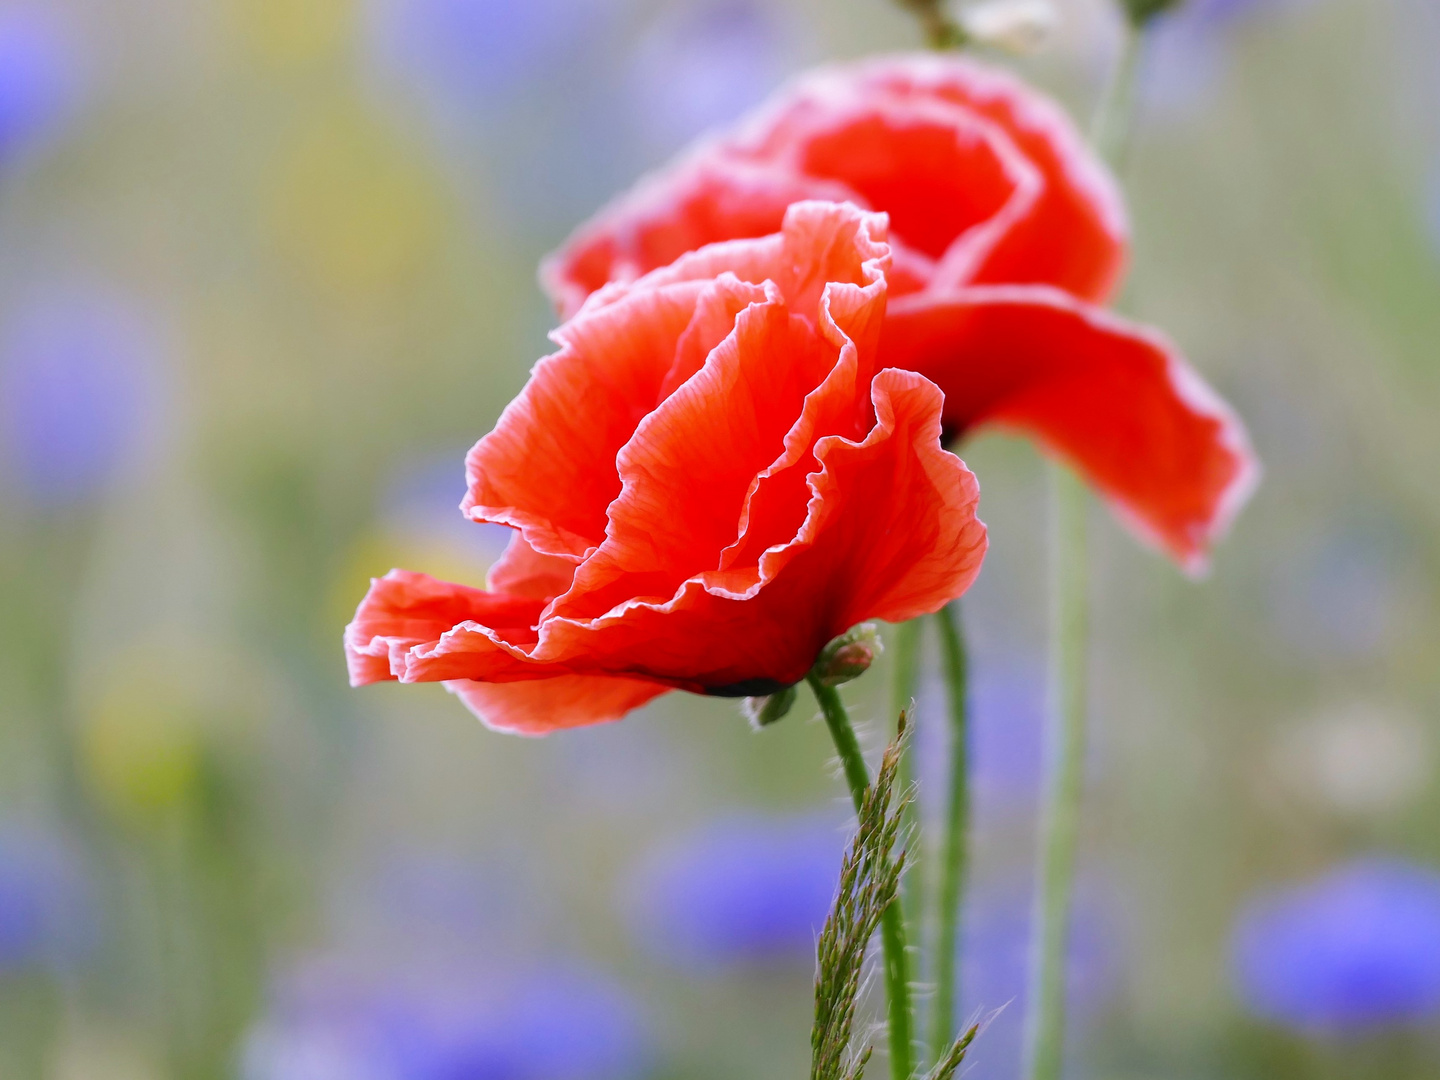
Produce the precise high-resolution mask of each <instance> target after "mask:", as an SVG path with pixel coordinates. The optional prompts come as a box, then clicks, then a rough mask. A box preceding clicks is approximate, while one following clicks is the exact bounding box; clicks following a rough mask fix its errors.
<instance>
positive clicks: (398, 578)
mask: <svg viewBox="0 0 1440 1080" xmlns="http://www.w3.org/2000/svg"><path fill="white" fill-rule="evenodd" d="M543 607H544V602H543V601H540V600H536V599H534V598H533V597H528V596H515V595H510V594H506V593H492V592H486V591H485V590H483V589H474V588H471V587H470V586H468V585H456V584H453V583H451V582H448V581H440V580H438V579H436V578H432V577H430V576H429V575H428V574H417V573H415V572H413V571H410V570H391V571H390V572H389V573H388V574H386V575H385V576H384V577H382V578H375V579H373V580H372V581H371V582H370V591H369V592H367V593H366V594H365V599H364V600H362V601H361V602H360V607H359V609H358V610H357V611H356V612H355V618H354V619H353V620H352V621H351V622H350V625H349V626H347V627H346V628H345V659H346V662H347V664H348V666H349V669H350V684H351V685H352V686H364V685H365V684H366V683H372V682H383V681H385V680H388V679H396V678H402V679H403V678H404V676H405V672H406V667H407V664H408V656H409V654H410V652H411V650H413V649H414V648H416V647H417V646H424V645H427V644H430V643H433V642H436V641H438V640H439V639H440V638H441V637H442V636H443V635H444V634H446V633H447V632H449V631H451V630H453V629H454V628H455V627H456V626H463V625H467V624H474V625H480V626H485V627H488V628H489V629H490V631H491V632H492V633H493V634H495V635H496V637H497V639H502V640H503V639H505V638H507V637H509V638H515V639H517V640H520V641H524V640H525V639H527V638H528V639H529V640H531V641H533V640H534V638H535V633H534V627H535V625H536V623H537V622H538V621H539V619H540V612H541V609H542V608H543ZM495 651H496V652H497V654H498V655H497V659H498V660H501V661H502V662H503V659H504V652H503V650H500V649H496V650H495Z"/></svg>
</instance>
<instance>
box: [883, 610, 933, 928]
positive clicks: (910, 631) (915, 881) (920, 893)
mask: <svg viewBox="0 0 1440 1080" xmlns="http://www.w3.org/2000/svg"><path fill="white" fill-rule="evenodd" d="M924 636H925V622H924V620H923V619H911V620H910V621H909V622H903V623H901V624H900V625H899V626H898V627H896V628H895V643H894V645H893V646H892V647H891V655H892V656H893V657H894V661H893V664H892V668H893V671H892V675H891V678H892V683H891V687H890V715H891V716H894V717H898V716H899V715H900V714H901V713H902V712H905V713H909V714H910V715H909V717H908V720H909V723H910V724H911V731H912V732H913V731H914V723H915V717H914V713H913V712H912V711H911V709H910V705H911V703H912V702H913V701H914V699H915V688H916V684H917V682H918V678H919V669H920V649H921V646H922V645H923V644H924ZM914 755H915V739H914V736H913V734H912V736H911V738H910V740H909V741H908V743H907V744H906V746H905V753H904V755H903V756H902V757H901V758H900V788H901V790H906V789H908V788H910V787H911V786H913V785H914V783H915V756H914ZM903 825H904V830H905V837H906V845H907V849H908V851H909V852H910V854H909V857H908V858H907V859H906V868H905V877H904V879H903V880H902V881H901V883H900V889H901V893H900V895H901V897H902V903H903V904H904V905H905V907H904V910H905V921H906V922H907V923H908V924H909V930H910V940H911V943H912V944H914V945H916V946H923V944H924V941H923V939H924V936H925V928H924V926H923V923H922V918H923V914H924V903H925V879H924V869H925V863H924V859H923V858H921V855H922V852H921V839H920V837H921V833H920V811H919V806H918V801H917V800H914V799H912V800H911V801H910V802H909V803H907V804H906V807H905V819H904V823H903Z"/></svg>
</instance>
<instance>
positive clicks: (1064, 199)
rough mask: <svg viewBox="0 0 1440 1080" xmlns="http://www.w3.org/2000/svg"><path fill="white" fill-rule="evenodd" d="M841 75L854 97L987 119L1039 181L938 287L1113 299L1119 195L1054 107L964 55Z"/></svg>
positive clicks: (1124, 230)
mask: <svg viewBox="0 0 1440 1080" xmlns="http://www.w3.org/2000/svg"><path fill="white" fill-rule="evenodd" d="M848 78H849V79H851V80H853V84H854V85H855V87H856V92H857V93H859V94H861V95H864V94H877V93H883V94H885V95H893V96H894V97H895V98H897V99H899V100H902V101H910V102H920V103H926V104H929V103H932V102H935V101H937V100H939V101H946V102H950V103H952V104H953V105H954V106H956V107H957V108H960V109H964V110H966V111H969V112H973V113H975V114H978V115H981V116H984V117H986V118H988V119H990V120H992V121H994V122H995V124H996V125H997V126H998V127H999V128H1001V129H1002V130H1003V131H1004V132H1005V134H1006V135H1007V137H1008V138H1009V139H1010V140H1011V141H1012V142H1013V143H1014V145H1015V146H1016V147H1017V148H1018V149H1019V151H1020V153H1021V154H1022V155H1023V156H1024V158H1025V160H1026V161H1027V162H1029V163H1030V164H1031V165H1032V166H1034V167H1035V168H1037V169H1038V170H1039V171H1040V173H1041V175H1042V176H1043V178H1044V182H1043V184H1041V185H1040V188H1039V193H1038V197H1037V199H1036V201H1035V203H1034V205H1033V207H1031V208H1029V209H1028V210H1027V212H1026V213H1025V214H1024V215H1022V216H1020V217H1018V218H1017V219H1016V220H1015V221H1014V222H1012V223H1011V224H1010V225H1009V227H1007V228H1006V230H1005V231H1004V233H1003V236H1002V237H1001V238H1000V239H999V242H998V243H997V244H996V245H995V247H994V248H993V250H991V251H990V252H989V253H988V254H987V255H986V256H985V258H984V259H983V260H982V261H981V262H980V263H979V264H978V265H977V266H975V267H973V268H968V269H967V272H966V274H965V277H964V278H961V277H957V276H954V275H949V276H947V275H940V276H939V277H937V279H936V280H935V281H934V284H935V285H936V286H937V287H941V288H945V287H952V286H955V285H960V284H965V283H966V282H970V283H976V284H979V283H986V284H990V283H994V284H1000V283H1016V284H1044V285H1054V286H1056V287H1058V288H1061V289H1064V290H1065V291H1066V292H1071V293H1074V294H1075V295H1076V296H1079V297H1081V298H1082V299H1086V300H1093V301H1096V302H1101V301H1104V300H1106V299H1108V298H1109V297H1110V295H1111V293H1112V292H1113V291H1114V289H1115V286H1116V284H1117V283H1118V282H1119V280H1120V276H1121V274H1122V273H1123V271H1124V268H1125V260H1126V255H1127V248H1128V242H1129V240H1128V237H1129V228H1128V225H1127V223H1126V215H1125V205H1124V200H1123V199H1122V198H1121V195H1120V190H1119V186H1118V185H1117V184H1116V183H1115V180H1114V177H1113V176H1112V175H1111V174H1110V171H1109V170H1108V169H1106V168H1105V166H1104V164H1103V163H1102V162H1101V161H1100V159H1099V158H1098V157H1097V156H1096V155H1095V153H1094V151H1092V150H1091V149H1090V148H1089V147H1088V146H1087V145H1086V143H1085V141H1084V139H1083V138H1082V137H1081V135H1080V133H1079V132H1078V131H1077V130H1076V128H1075V125H1074V124H1073V123H1072V122H1071V120H1070V118H1069V116H1067V115H1066V113H1065V112H1064V110H1063V109H1061V108H1060V106H1059V105H1057V104H1056V103H1055V102H1054V101H1052V100H1051V99H1050V98H1048V97H1046V96H1045V95H1043V94H1040V93H1037V92H1036V91H1035V90H1034V89H1033V88H1032V87H1030V86H1027V85H1026V84H1025V83H1024V82H1022V81H1021V80H1020V79H1017V78H1015V77H1014V76H1013V75H1010V74H1009V73H1007V72H1005V71H1002V70H1000V69H998V68H993V67H989V66H987V65H984V64H979V63H976V62H974V61H972V60H968V59H964V58H961V57H948V56H935V55H928V54H927V55H920V56H896V57H881V58H879V59H875V60H871V61H867V62H866V63H864V64H861V65H859V66H858V67H857V68H854V69H851V70H850V71H849V72H848ZM875 208H876V209H878V210H885V209H889V207H888V206H886V205H885V204H883V203H877V204H876V206H875ZM896 230H897V232H898V231H900V230H899V227H898V225H897V226H896Z"/></svg>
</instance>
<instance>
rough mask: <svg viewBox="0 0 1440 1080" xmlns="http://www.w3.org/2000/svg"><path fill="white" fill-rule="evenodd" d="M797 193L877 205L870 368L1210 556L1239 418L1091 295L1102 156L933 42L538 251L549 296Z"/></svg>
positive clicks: (590, 283) (1118, 252)
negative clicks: (882, 313)
mask: <svg viewBox="0 0 1440 1080" xmlns="http://www.w3.org/2000/svg"><path fill="white" fill-rule="evenodd" d="M799 198H826V199H843V200H848V201H850V202H853V203H855V204H856V205H858V206H861V207H864V208H867V209H871V210H876V211H884V212H885V213H887V214H888V215H889V218H890V243H891V246H892V249H893V253H894V266H893V268H892V271H891V273H890V274H889V281H890V295H891V303H890V305H889V310H888V313H887V316H886V326H885V332H884V337H883V340H882V343H881V355H880V365H881V367H897V368H906V369H909V370H914V371H919V372H921V373H923V374H924V375H926V376H927V377H928V378H930V379H931V380H933V381H934V382H935V383H936V384H937V385H939V386H940V388H941V389H942V390H944V392H945V396H946V403H945V425H946V429H947V434H949V435H951V436H955V435H962V434H965V433H968V432H969V431H971V430H973V429H975V428H977V427H980V426H983V425H985V424H990V423H993V424H997V425H1004V426H1009V427H1011V428H1015V429H1018V430H1021V431H1024V432H1025V433H1027V434H1029V435H1032V436H1033V437H1035V438H1036V440H1037V441H1038V442H1039V443H1041V444H1042V445H1043V446H1044V447H1045V448H1046V449H1048V450H1050V451H1051V452H1053V453H1055V454H1057V455H1058V456H1060V457H1062V458H1063V459H1065V460H1066V461H1067V462H1068V463H1069V464H1070V465H1071V466H1072V467H1074V468H1075V469H1076V470H1077V471H1078V472H1080V473H1081V474H1082V475H1083V476H1084V477H1085V478H1086V479H1087V481H1088V482H1089V483H1091V484H1092V485H1093V486H1094V487H1095V488H1096V489H1097V490H1098V491H1099V492H1100V493H1101V494H1102V495H1103V496H1104V497H1105V498H1106V499H1107V500H1109V501H1110V503H1111V504H1112V505H1113V506H1114V507H1115V508H1116V509H1117V510H1118V512H1119V513H1120V515H1121V517H1122V518H1123V519H1124V520H1125V521H1127V522H1128V523H1130V524H1131V525H1132V526H1133V527H1134V528H1135V530H1136V531H1137V532H1138V533H1139V534H1140V535H1141V536H1142V537H1144V538H1145V539H1147V540H1150V541H1152V542H1154V543H1157V544H1158V545H1160V546H1161V547H1163V548H1164V549H1165V550H1166V551H1167V552H1169V553H1170V554H1171V555H1172V557H1174V558H1175V559H1176V560H1178V561H1179V562H1180V563H1181V564H1182V565H1184V566H1185V567H1187V568H1189V569H1192V570H1193V569H1198V568H1199V567H1201V566H1202V565H1203V563H1204V559H1205V555H1206V553H1207V551H1208V548H1209V545H1210V544H1211V542H1212V541H1213V540H1214V539H1215V538H1216V537H1217V536H1218V535H1219V534H1220V533H1221V532H1223V530H1224V528H1225V526H1226V525H1227V524H1228V522H1229V520H1230V518H1231V517H1232V516H1233V514H1234V512H1235V511H1236V510H1237V509H1238V507H1239V506H1240V504H1241V503H1243V501H1244V499H1245V497H1246V495H1247V494H1248V492H1249V491H1250V489H1251V487H1252V486H1253V483H1254V480H1255V477H1256V467H1255V463H1254V458H1253V455H1252V454H1251V452H1250V450H1249V445H1248V442H1247V439H1246V436H1245V433H1244V429H1243V428H1242V426H1241V425H1240V424H1239V422H1238V421H1237V420H1236V418H1235V417H1234V415H1233V414H1232V413H1231V412H1230V410H1229V409H1228V408H1226V407H1225V406H1224V404H1223V403H1222V402H1221V401H1220V399H1219V398H1218V397H1217V396H1216V395H1215V394H1214V393H1212V392H1211V391H1210V390H1209V389H1208V388H1207V387H1206V386H1205V384H1204V382H1203V380H1201V379H1200V377H1199V376H1198V375H1197V374H1196V373H1195V372H1194V371H1193V370H1192V369H1191V368H1190V367H1189V366H1188V365H1187V364H1186V363H1185V362H1184V360H1183V359H1182V358H1181V357H1180V356H1179V354H1178V353H1177V352H1176V351H1175V350H1174V349H1173V348H1172V347H1171V346H1170V345H1169V344H1168V343H1167V342H1165V341H1164V340H1163V339H1162V338H1161V337H1159V336H1158V335H1156V334H1154V333H1152V332H1150V331H1148V330H1145V329H1143V328H1140V327H1136V326H1133V325H1131V324H1129V323H1126V322H1124V321H1121V320H1119V319H1115V318H1112V317H1109V316H1106V315H1104V314H1102V313H1100V312H1099V311H1097V310H1095V309H1094V308H1092V307H1089V306H1088V305H1089V304H1091V303H1095V302H1102V301H1104V300H1105V299H1106V298H1107V297H1108V295H1109V293H1110V291H1111V290H1112V288H1113V287H1114V285H1115V283H1116V281H1117V280H1118V277H1119V274H1120V272H1121V269H1122V267H1123V264H1124V261H1125V246H1126V239H1125V238H1126V229H1125V220H1124V212H1123V208H1122V205H1121V202H1120V198H1119V194H1118V192H1117V190H1116V187H1115V185H1114V182H1113V181H1112V180H1111V178H1110V176H1109V173H1108V172H1107V171H1106V170H1105V168H1104V167H1103V166H1102V165H1101V163H1100V162H1099V161H1098V160H1097V159H1096V158H1095V156H1094V155H1093V154H1092V153H1090V151H1089V150H1087V149H1086V147H1085V145H1084V143H1083V141H1082V140H1081V139H1080V137H1079V135H1078V134H1077V133H1076V131H1075V130H1074V127H1073V125H1071V123H1070V122H1069V120H1068V119H1067V118H1066V116H1065V115H1064V113H1063V112H1062V111H1061V110H1060V108H1059V107H1058V106H1056V105H1055V104H1054V103H1052V102H1051V101H1049V100H1048V99H1046V98H1044V97H1042V96H1041V95H1039V94H1037V93H1036V92H1035V91H1034V90H1032V89H1030V88H1028V87H1026V86H1025V85H1024V84H1023V83H1021V82H1020V81H1018V80H1017V79H1014V78H1012V77H1011V76H1008V75H1005V74H1002V73H1000V72H998V71H994V70H991V69H989V68H986V67H983V66H981V65H979V64H976V63H974V62H972V61H969V60H966V59H963V58H960V57H955V56H939V55H929V54H927V55H923V56H900V57H890V58H882V59H879V60H869V61H864V62H862V63H859V64H854V65H848V66H837V67H832V68H825V69H821V70H820V71H818V72H816V73H812V74H810V75H807V76H805V77H803V78H801V79H800V80H799V81H797V82H796V83H794V84H793V85H792V86H791V87H790V88H789V89H788V90H785V91H782V92H781V93H780V94H779V96H778V97H777V98H776V99H775V100H774V101H773V102H772V103H771V104H770V105H768V106H766V107H764V108H762V109H761V110H760V111H759V112H758V113H756V114H755V115H754V116H752V117H749V118H747V119H745V120H742V121H741V122H740V123H739V124H737V125H736V126H735V127H734V128H732V129H731V130H729V131H726V132H722V133H721V134H719V135H717V136H714V137H712V138H709V139H707V140H705V141H703V142H702V143H700V144H699V145H698V146H697V147H696V148H695V149H694V150H692V151H691V152H690V153H688V154H687V155H685V156H684V157H682V158H681V159H680V160H679V161H678V162H677V163H676V164H674V165H672V166H670V167H669V168H667V169H665V170H662V171H661V172H659V173H657V174H655V175H653V176H651V177H649V178H647V179H646V180H644V181H642V182H641V183H640V184H639V185H638V186H637V188H636V189H635V190H634V191H633V192H631V193H629V194H627V195H625V196H623V197H622V198H620V199H619V200H617V201H616V202H615V203H613V204H612V205H611V206H609V207H607V208H606V209H604V210H602V211H601V212H600V213H599V214H598V215H596V217H595V218H594V219H593V220H592V221H591V222H590V223H588V224H587V225H585V226H583V227H582V228H581V229H580V230H578V231H577V232H576V233H575V235H574V236H573V237H572V238H571V239H570V240H569V241H568V242H567V243H566V244H565V246H564V247H563V248H561V250H560V251H559V252H558V253H556V254H555V255H553V256H551V257H550V258H549V259H547V260H546V262H545V264H544V265H543V267H542V269H541V280H542V283H543V284H544V285H545V287H546V289H547V290H548V291H549V293H550V294H551V296H552V298H553V299H554V300H555V302H556V304H557V305H558V306H559V308H560V309H561V311H562V312H571V311H574V310H576V309H577V308H578V307H579V305H580V304H582V303H583V302H584V300H585V297H586V296H588V295H589V294H590V293H592V292H593V291H594V290H596V289H598V288H601V287H602V286H604V285H605V284H606V283H607V282H624V281H629V280H632V279H634V278H635V277H637V276H639V275H640V274H643V273H645V272H646V271H648V270H649V269H651V268H652V267H654V266H656V265H659V264H663V263H667V262H669V261H670V260H671V259H674V258H675V257H677V256H678V255H679V254H680V253H681V252H683V251H685V250H687V249H689V248H693V247H698V246H699V245H701V244H704V243H709V242H712V241H718V240H724V239H729V238H733V237H746V236H753V235H756V234H759V233H764V232H768V231H770V230H772V229H774V228H775V227H776V224H777V223H778V222H779V221H780V219H781V218H782V217H783V215H784V212H785V207H786V206H787V205H788V204H789V202H790V201H791V200H794V199H799Z"/></svg>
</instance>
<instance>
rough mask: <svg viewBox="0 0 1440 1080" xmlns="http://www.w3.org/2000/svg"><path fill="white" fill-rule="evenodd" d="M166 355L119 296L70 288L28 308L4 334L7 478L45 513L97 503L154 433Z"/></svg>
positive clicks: (2, 466)
mask: <svg viewBox="0 0 1440 1080" xmlns="http://www.w3.org/2000/svg"><path fill="white" fill-rule="evenodd" d="M158 352H159V349H158V345H157V342H156V338H155V336H154V334H153V332H152V329H151V328H150V327H149V326H148V325H147V324H146V322H145V320H144V319H143V318H142V317H141V315H140V313H139V312H138V311H137V310H136V308H135V307H134V305H132V304H130V303H128V302H127V301H125V300H124V299H123V298H121V297H120V296H119V295H117V294H114V293H112V292H109V291H106V290H103V289H97V288H94V287H86V286H78V285H68V284H67V285H62V286H60V287H58V288H53V289H50V290H48V291H45V292H40V293H35V294H31V295H29V296H28V297H27V298H26V299H24V300H22V301H21V302H20V303H19V304H18V305H17V306H16V307H14V308H12V309H11V310H10V311H9V312H8V313H7V316H6V319H5V325H4V328H3V330H0V473H3V474H8V477H7V478H8V479H9V480H11V481H12V482H13V483H14V484H15V485H16V486H17V487H18V488H19V489H20V492H21V494H22V495H23V496H24V497H25V498H26V500H27V501H28V502H30V503H31V504H33V505H35V506H39V507H45V508H52V509H53V508H58V507H63V506H68V505H72V504H77V503H82V502H84V501H86V500H88V499H90V498H91V497H93V496H94V495H96V494H98V493H99V492H100V491H101V490H102V489H103V488H104V487H105V486H106V484H107V483H108V482H109V481H110V480H111V479H112V478H113V477H114V476H115V475H116V474H117V473H118V472H120V471H121V470H122V469H123V468H124V467H125V466H126V465H127V464H129V463H130V461H131V459H132V458H133V456H134V454H135V452H136V451H137V450H138V449H139V447H140V444H141V440H142V437H143V435H144V434H145V432H146V431H147V429H149V428H150V427H151V426H153V425H152V422H153V420H154V413H155V409H156V406H157V396H156V392H155V391H156V377H157V375H158V373H159V364H158Z"/></svg>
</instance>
